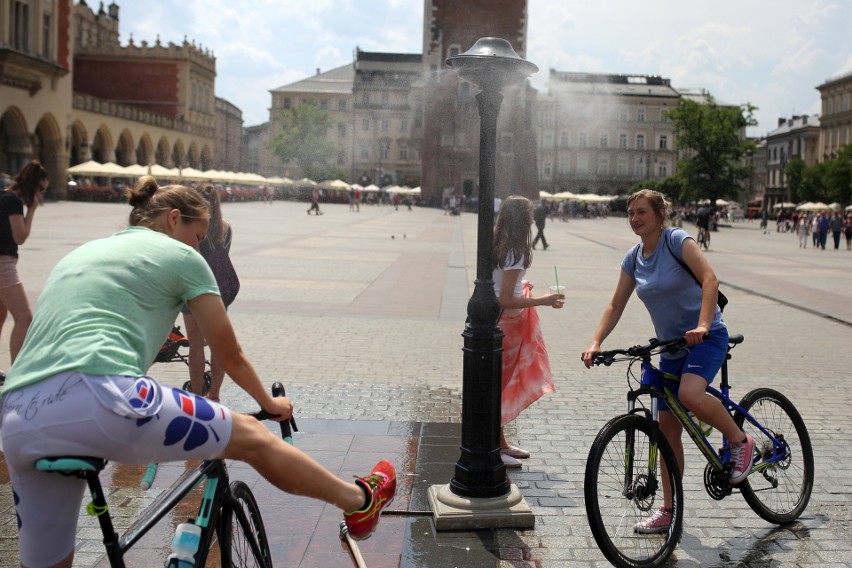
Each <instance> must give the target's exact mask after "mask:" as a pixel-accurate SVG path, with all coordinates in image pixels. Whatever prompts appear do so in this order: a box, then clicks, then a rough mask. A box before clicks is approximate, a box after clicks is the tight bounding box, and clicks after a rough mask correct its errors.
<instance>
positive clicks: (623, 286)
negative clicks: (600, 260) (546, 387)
mask: <svg viewBox="0 0 852 568" xmlns="http://www.w3.org/2000/svg"><path fill="white" fill-rule="evenodd" d="M627 218H628V221H629V223H630V227H631V229H633V232H634V233H635V234H636V235H637V236H638V237H639V238H640V241H639V243H637V244H636V245H635V246H633V247H632V248H631V249H630V250H629V251H627V254H626V255H625V257H624V259H623V260H622V261H621V270H620V272H619V279H618V284H617V285H616V288H615V292H614V293H613V296H612V299H611V300H610V302H609V304H608V305H607V307H606V308H605V309H604V313H603V316H602V317H601V320H600V323H599V324H598V326H597V328H596V329H595V332H594V334H593V336H592V340H591V342H590V343H589V345H588V346H587V347H586V349H585V350H584V351H583V353H582V355H581V359H582V361H583V364H584V365H585V366H586V368H590V367H591V366H592V364H593V360H594V356H595V354H596V353H598V352H600V350H601V345H602V344H603V342H604V340H605V339H606V338H607V337H608V336H609V334H610V333H611V332H612V330H613V329H615V326H616V325H617V324H618V321H619V319H621V315H622V313H623V312H624V308H625V306H626V305H627V301H628V300H629V299H630V296H631V295H632V293H633V290H636V294H637V295H638V296H639V299H640V300H642V303H643V304H645V308H646V309H647V310H648V313H649V315H650V316H651V321H652V322H653V325H654V330H655V332H656V336H657V338H658V339H660V340H666V339H675V338H678V337H684V338H685V339H686V342H687V344H688V345H689V351H688V352H685V353H680V352H679V353H672V354H663V355H661V360H660V370H661V371H663V373H671V374H673V375H677V376H680V380H679V381H670V382H667V384H666V386H668V387H669V388H670V389H671V390H672V392H674V393H675V394H676V396H678V398H679V399H680V401H681V402H682V403H683V404H684V406H686V408H687V409H689V410H691V411H692V412H693V413H694V414H695V416H697V417H698V418H699V419H700V420H702V421H703V422H704V423H705V424H709V425H711V426H713V427H714V428H716V429H717V430H718V431H720V432H721V433H722V434H723V435H724V436H725V437H727V439H728V440H730V441H731V457H732V460H733V462H734V463H733V469H732V471H731V477H730V483H731V484H733V485H737V484H739V483H742V482H743V481H744V480H745V479H746V477H747V476H748V475H749V473H750V471H751V465H752V460H753V455H752V454H753V449H754V440H752V438H751V436H750V435H748V434H746V433H745V432H743V431H742V430H741V429H740V427H739V426H737V425H736V423H735V422H734V419H733V418H732V417H731V415H730V414H728V412H727V411H726V410H725V407H724V406H722V403H721V402H719V401H718V400H717V399H715V398H713V397H711V396H707V394H706V390H707V387H708V385H709V384H710V383H711V382H712V381H713V378H714V377H715V376H716V374H717V373H718V372H719V369H721V367H722V363H723V362H724V361H725V358H726V357H727V354H728V329H727V326H726V325H725V322H724V321H723V319H722V312H721V310H720V309H719V306H718V290H719V280H718V279H717V278H716V274H715V273H714V272H713V268H712V267H711V266H710V263H709V262H708V261H707V258H706V257H705V256H704V255H703V254H702V252H701V249H700V248H699V247H698V244H697V243H696V242H695V241H694V240H693V239H692V237H691V236H689V234H688V233H686V232H685V231H684V230H682V229H673V228H667V227H666V219H667V216H666V201H665V197H664V196H663V195H662V194H661V193H659V192H656V191H652V190H648V189H642V190H640V191H637V192H636V193H634V194H633V195H631V196H630V198H629V199H628V200H627ZM679 261H680V262H684V263H685V264H686V266H688V267H689V268H690V270H692V273H693V274H694V275H695V276H694V277H693V276H692V275H690V274H689V273H688V272H687V271H686V270H685V269H684V268H682V267H681V266H680V264H679ZM693 278H695V279H697V280H698V282H700V285H698V284H696V281H695V280H694V279H693ZM659 420H660V431H661V432H662V433H663V435H664V436H665V437H666V440H667V441H668V442H669V445H670V446H671V447H672V450H674V453H675V456H676V458H677V463H678V465H679V467H680V472H678V473H679V475H681V476H682V475H683V469H684V453H683V443H682V441H681V434H682V432H683V426H682V425H681V424H680V422H679V421H678V420H677V418H676V417H674V416H673V415H672V413H671V411H670V410H669V409H668V407H667V406H666V404H665V402H663V401H660V413H659ZM661 467H662V468H663V475H662V478H663V503H662V504H661V506H660V508H659V510H657V511H655V512H653V513H652V514H651V515H650V516H649V517H648V519H646V520H644V521H642V522H640V523H637V524H636V525H635V526H634V527H633V530H634V532H637V533H640V534H651V533H660V532H665V531H666V530H668V527H669V524H670V523H671V515H672V488H671V486H670V483H669V481H668V474H667V472H666V466H665V464H664V463H662V462H661Z"/></svg>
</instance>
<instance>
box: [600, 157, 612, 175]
mask: <svg viewBox="0 0 852 568" xmlns="http://www.w3.org/2000/svg"><path fill="white" fill-rule="evenodd" d="M598 173H599V174H601V175H607V174H608V173H609V160H607V159H606V158H601V159H599V160H598Z"/></svg>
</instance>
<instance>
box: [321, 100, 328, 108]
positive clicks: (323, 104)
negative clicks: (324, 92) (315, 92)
mask: <svg viewBox="0 0 852 568" xmlns="http://www.w3.org/2000/svg"><path fill="white" fill-rule="evenodd" d="M319 107H320V110H328V99H320V102H319Z"/></svg>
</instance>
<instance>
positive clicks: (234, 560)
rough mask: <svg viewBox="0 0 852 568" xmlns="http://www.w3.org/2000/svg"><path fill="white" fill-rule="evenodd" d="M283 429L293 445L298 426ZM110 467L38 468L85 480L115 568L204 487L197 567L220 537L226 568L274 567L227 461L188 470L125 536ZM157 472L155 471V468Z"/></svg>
mask: <svg viewBox="0 0 852 568" xmlns="http://www.w3.org/2000/svg"><path fill="white" fill-rule="evenodd" d="M272 396H284V387H283V386H282V385H281V383H275V384H273V385H272ZM251 416H254V417H255V418H257V419H258V420H267V419H269V418H271V417H272V416H271V415H270V414H269V413H267V412H265V411H263V410H261V411H259V412H256V413H253V414H251ZM279 424H280V426H281V436H282V438H284V439H285V440H287V441H289V442H290V443H292V432H293V431H298V428H297V427H296V423H295V421H294V420H293V419H292V418H291V419H290V420H283V421H281V422H279ZM106 463H107V460H105V459H101V458H91V457H79V456H56V457H47V458H42V459H39V460H37V461H36V467H37V468H38V469H39V470H41V471H48V472H57V473H60V474H63V475H69V476H74V477H78V478H81V479H85V480H86V483H87V485H88V486H89V491H90V493H91V496H92V502H91V503H89V505H88V506H87V507H86V511H87V513H88V514H89V515H94V516H97V517H98V523H99V525H100V528H101V532H102V533H103V537H104V539H103V543H104V547H105V548H106V554H107V559H108V560H109V565H110V566H111V567H113V568H124V566H125V563H124V554H125V553H126V552H127V551H128V550H130V548H131V547H132V546H133V545H134V544H136V543H137V542H138V541H139V540H140V539H141V538H142V537H143V536H144V535H145V534H146V533H147V532H148V531H149V530H150V529H152V528H153V527H154V526H155V525H156V524H157V523H158V522H159V521H160V520H161V519H162V518H163V517H165V516H166V515H167V514H168V513H169V511H171V510H173V509H174V508H175V507H176V506H177V505H178V503H180V502H181V501H182V500H183V499H184V498H185V497H186V496H187V495H188V494H189V493H190V492H191V491H192V490H193V489H195V487H196V486H198V485H199V484H203V485H204V490H203V496H202V500H201V503H200V504H199V507H198V515H197V517H196V518H195V520H194V524H195V525H197V526H199V527H200V528H201V535H200V537H199V538H200V541H199V546H198V551H197V552H196V553H195V562H194V563H193V566H195V567H202V566H204V565H205V563H206V562H207V555H208V553H209V552H210V549H211V547H212V546H213V544H214V537H215V539H216V541H217V542H218V544H219V553H220V560H221V565H222V566H228V567H230V566H240V567H242V566H258V567H262V568H272V566H273V564H272V558H271V553H270V549H269V541H268V539H267V537H266V529H265V528H264V525H263V518H262V517H261V514H260V509H259V508H258V505H257V501H256V500H255V498H254V495H253V494H252V492H251V489H250V488H249V486H248V485H246V484H245V483H244V482H242V481H230V479H229V477H228V469H227V467H226V465H225V462H224V461H223V460H217V459H213V460H204V461H202V462H201V464H200V465H198V466H197V467H196V468H194V469H191V470H187V471H186V472H185V473H184V474H183V475H182V476H181V477H179V478H178V479H177V480H176V481H175V482H174V483H173V484H172V486H171V487H169V488H168V489H167V490H166V491H165V492H164V493H163V494H162V495H161V496H160V497H158V498H157V500H156V501H155V502H154V503H153V504H152V505H151V506H150V507H149V508H148V509H146V510H145V511H144V512H143V514H142V516H141V517H140V518H139V519H137V520H136V522H135V523H133V525H131V526H130V528H128V529H127V530H126V531H125V532H124V534H122V535H118V533H116V531H115V529H114V528H113V524H112V518H111V517H110V513H109V509H108V505H107V501H106V496H105V495H104V492H103V488H102V487H101V483H100V479H99V476H98V475H99V473H100V472H101V470H103V468H104V467H105V466H106ZM152 466H153V464H152ZM152 466H149V469H148V473H146V478H147V477H149V476H150V477H151V478H153V475H152V474H151V469H152ZM154 470H155V471H156V468H154ZM150 481H151V479H149V481H148V484H149V486H150ZM168 566H174V564H169V565H168Z"/></svg>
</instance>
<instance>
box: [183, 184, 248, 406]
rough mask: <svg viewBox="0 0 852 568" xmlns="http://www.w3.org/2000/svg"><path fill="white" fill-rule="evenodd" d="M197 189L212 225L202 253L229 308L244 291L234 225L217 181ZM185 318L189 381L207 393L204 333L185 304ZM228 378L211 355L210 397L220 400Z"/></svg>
mask: <svg viewBox="0 0 852 568" xmlns="http://www.w3.org/2000/svg"><path fill="white" fill-rule="evenodd" d="M196 191H198V193H200V194H201V196H202V197H204V199H205V200H206V201H207V205H208V209H209V215H210V217H209V218H210V220H209V228H208V229H207V236H206V237H205V238H204V240H203V241H201V244H200V245H199V247H198V248H199V252H200V253H201V256H202V257H204V260H206V261H207V264H208V265H209V266H210V270H212V271H213V277H214V278H215V279H216V285H217V286H218V287H219V295H220V296H221V298H222V303H223V304H224V305H225V310H227V309H228V306H230V305H231V303H232V302H233V301H234V299H235V298H236V297H237V293H238V292H239V291H240V279H239V278H238V277H237V273H236V271H235V270H234V265H233V264H232V263H231V259H230V252H231V239H232V237H233V230H232V228H231V224H230V223H228V222H227V221H226V220H225V219H224V218H223V217H222V205H221V203H220V200H219V192H218V191H216V188H215V187H213V184H210V183H204V184H201V185H200V186H198V187H197V188H196ZM182 311H183V321H184V324H185V325H186V337H187V339H189V357H188V362H189V383H190V389H191V390H192V392H194V393H195V394H202V393H203V388H202V387H203V384H204V362H205V360H206V357H205V354H204V345H205V344H206V340H205V339H204V333H203V332H202V331H201V328H200V327H198V322H196V321H195V318H194V317H192V313H191V312H190V311H189V308H188V307H187V306H186V305H185V304H184V307H183V309H182ZM224 379H225V370H224V369H222V366H221V365H220V364H219V361H218V359H216V357H215V356H212V355H211V357H210V390H209V391H208V392H207V398H209V399H210V400H214V401H216V402H219V390H220V389H221V388H222V382H223V381H224Z"/></svg>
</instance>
